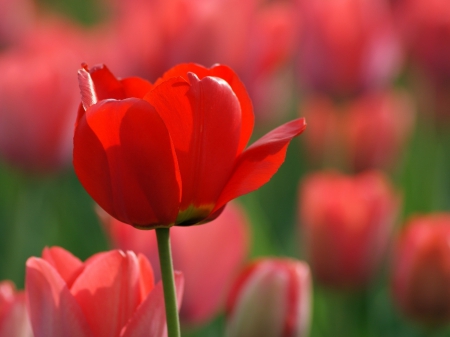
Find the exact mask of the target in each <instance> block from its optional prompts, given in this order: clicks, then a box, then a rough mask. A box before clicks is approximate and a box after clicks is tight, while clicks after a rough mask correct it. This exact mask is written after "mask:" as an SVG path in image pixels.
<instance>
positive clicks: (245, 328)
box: [226, 258, 311, 337]
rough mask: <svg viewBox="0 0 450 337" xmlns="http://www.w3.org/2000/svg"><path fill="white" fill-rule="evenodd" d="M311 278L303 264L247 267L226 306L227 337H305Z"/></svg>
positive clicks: (268, 263) (272, 263)
mask: <svg viewBox="0 0 450 337" xmlns="http://www.w3.org/2000/svg"><path fill="white" fill-rule="evenodd" d="M310 313H311V275H310V271H309V267H308V265H307V264H306V263H304V262H300V261H296V260H291V259H287V258H285V259H269V258H265V259H260V260H257V261H255V262H253V263H251V264H250V265H248V266H247V267H246V268H245V269H244V270H243V271H242V273H241V274H240V276H239V278H238V279H237V281H236V282H235V284H234V286H233V288H232V291H231V293H230V295H229V298H228V302H227V326H226V336H227V337H248V336H252V337H253V336H264V337H294V336H295V337H302V336H307V335H308V330H309V324H310Z"/></svg>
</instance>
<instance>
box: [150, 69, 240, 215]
mask: <svg viewBox="0 0 450 337" xmlns="http://www.w3.org/2000/svg"><path fill="white" fill-rule="evenodd" d="M188 77H189V81H190V83H191V85H190V86H189V85H188V83H186V82H185V81H184V80H183V79H181V78H179V77H178V78H171V79H169V80H167V81H165V82H163V83H161V84H160V85H158V86H156V87H155V89H153V90H152V91H150V93H149V94H148V95H147V96H146V97H145V98H144V99H145V100H147V101H149V102H150V103H151V104H152V105H153V106H154V107H155V109H156V110H157V111H158V113H159V115H160V116H161V118H162V119H163V120H164V122H165V125H166V126H167V128H168V130H169V133H170V135H171V136H172V140H173V143H174V146H175V149H176V152H177V158H178V163H179V167H180V172H181V177H182V181H183V189H182V201H181V206H180V211H184V210H186V209H188V208H189V207H193V208H194V209H195V208H200V207H202V206H207V207H206V208H207V209H205V210H204V211H203V213H204V214H202V216H203V217H205V216H208V215H209V213H210V211H211V210H212V207H211V205H214V203H215V202H216V200H217V198H218V197H219V194H220V192H221V191H222V189H223V187H224V186H225V184H226V182H227V180H228V178H229V176H230V174H231V172H232V169H233V164H234V162H235V159H236V157H237V155H238V147H239V141H240V133H241V129H240V123H241V109H240V105H239V101H238V100H237V97H236V95H235V94H234V93H233V91H232V89H231V87H230V86H229V84H228V83H227V82H225V81H224V80H222V79H219V78H216V77H205V78H203V79H202V80H199V79H198V78H197V77H196V76H195V75H194V74H192V73H189V75H188ZM224 139H226V140H227V141H224ZM194 213H195V212H194ZM200 220H201V217H200Z"/></svg>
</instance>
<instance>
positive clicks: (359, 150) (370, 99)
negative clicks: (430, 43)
mask: <svg viewBox="0 0 450 337" xmlns="http://www.w3.org/2000/svg"><path fill="white" fill-rule="evenodd" d="M301 112H302V114H304V116H305V117H306V118H307V119H308V121H309V131H308V133H307V134H306V145H307V148H308V150H309V152H310V156H309V157H311V158H312V159H314V160H316V161H318V159H321V160H322V161H323V162H325V163H327V161H328V162H329V161H330V160H334V161H342V160H346V161H347V163H348V165H349V166H350V167H351V168H352V169H354V170H355V171H362V170H365V169H370V168H383V169H391V168H393V167H395V165H396V164H398V161H399V159H400V158H401V154H402V152H403V149H404V147H405V145H406V141H407V140H408V138H409V136H410V134H411V131H412V128H413V126H414V119H415V116H414V109H413V105H412V99H411V98H410V97H409V96H408V95H407V94H406V93H402V92H389V91H384V92H371V93H367V94H365V95H362V96H360V97H359V98H358V99H355V100H352V101H349V102H348V103H347V104H346V105H344V106H342V107H338V106H337V105H336V104H333V102H332V101H331V100H330V99H328V98H326V97H319V96H318V97H313V98H311V99H309V101H307V103H306V104H305V105H304V106H303V107H302V108H301ZM374 125H376V127H374Z"/></svg>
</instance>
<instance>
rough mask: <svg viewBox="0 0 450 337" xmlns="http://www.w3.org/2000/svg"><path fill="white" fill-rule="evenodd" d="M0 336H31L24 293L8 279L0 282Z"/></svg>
mask: <svg viewBox="0 0 450 337" xmlns="http://www.w3.org/2000/svg"><path fill="white" fill-rule="evenodd" d="M0 337H33V333H32V332H31V325H30V321H29V318H28V313H27V309H26V306H25V294H24V292H23V291H16V288H15V287H14V284H13V283H12V282H9V281H2V282H0Z"/></svg>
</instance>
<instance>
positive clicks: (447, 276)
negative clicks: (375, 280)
mask: <svg viewBox="0 0 450 337" xmlns="http://www.w3.org/2000/svg"><path fill="white" fill-rule="evenodd" d="M392 280H393V282H392V293H393V297H394V299H395V302H396V304H397V305H398V307H399V309H401V311H402V312H403V313H404V314H405V315H406V316H408V317H409V318H411V319H413V320H416V321H419V322H422V323H427V324H448V323H449V322H450V214H448V213H442V214H432V215H428V216H418V217H415V218H412V219H411V220H410V221H409V222H408V223H407V224H406V226H405V228H404V230H403V231H402V233H401V235H400V237H399V238H398V242H397V245H396V250H395V255H394V261H393V265H392Z"/></svg>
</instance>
